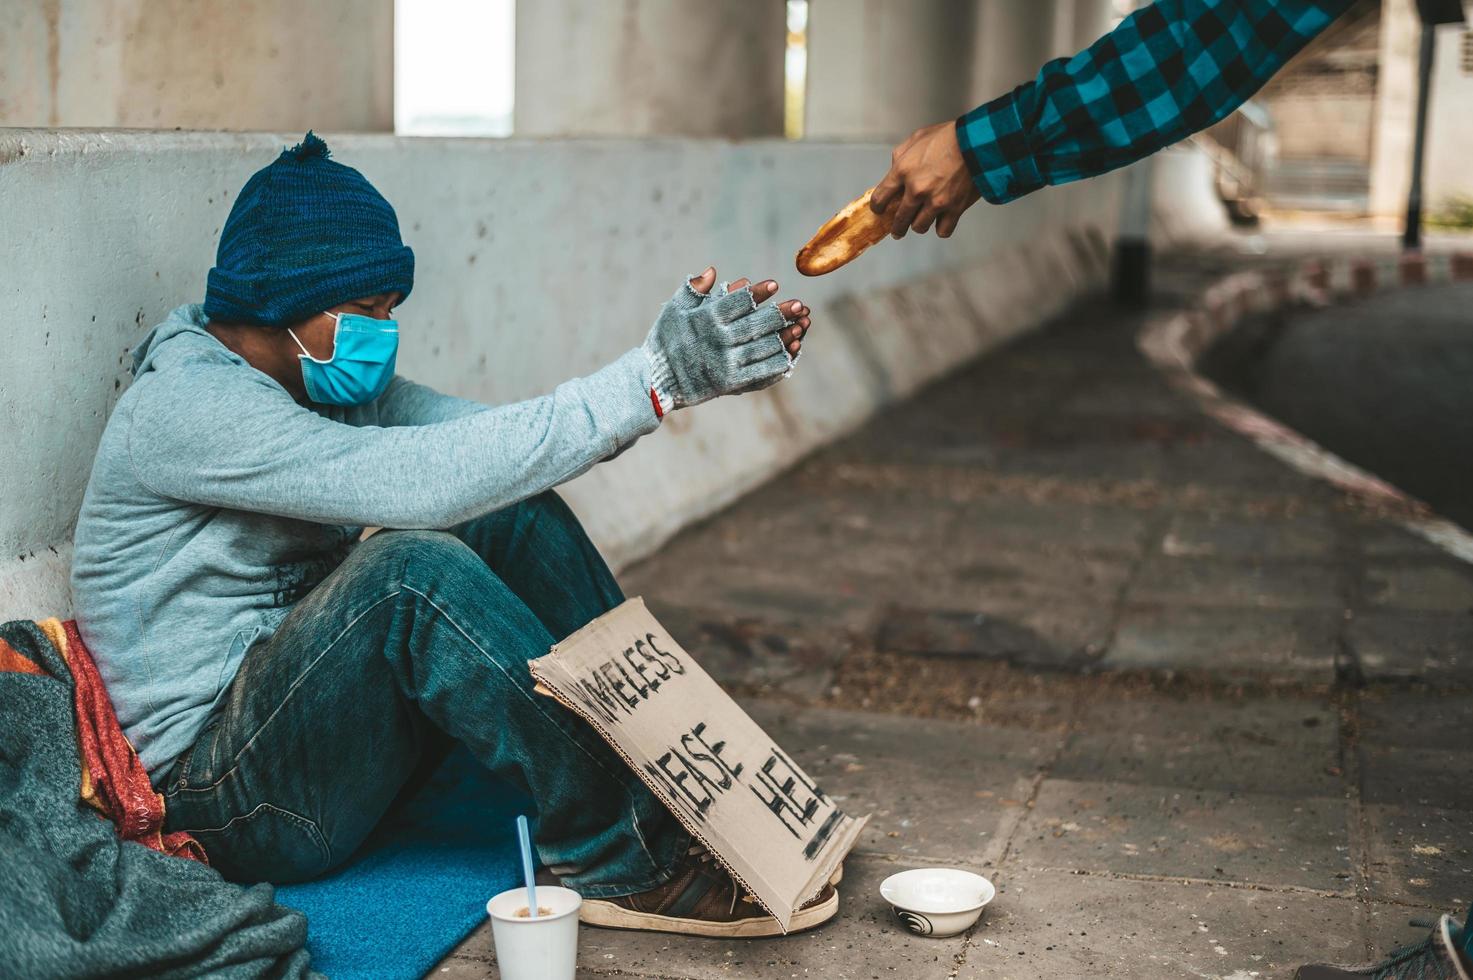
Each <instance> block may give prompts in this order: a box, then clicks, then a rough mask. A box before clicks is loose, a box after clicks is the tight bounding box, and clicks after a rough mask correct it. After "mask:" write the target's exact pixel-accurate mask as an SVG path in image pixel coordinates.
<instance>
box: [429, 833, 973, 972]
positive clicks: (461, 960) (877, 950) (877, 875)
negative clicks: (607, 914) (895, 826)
mask: <svg viewBox="0 0 1473 980" xmlns="http://www.w3.org/2000/svg"><path fill="white" fill-rule="evenodd" d="M903 867H904V866H903V865H896V864H892V863H891V862H889V861H887V860H884V859H883V858H878V857H854V858H851V859H850V860H849V861H848V862H847V863H846V865H845V868H844V881H843V883H841V884H840V885H839V894H840V907H839V914H838V916H837V917H836V918H835V919H834V920H833V921H831V922H829V923H827V924H826V925H824V926H822V927H820V928H819V929H816V930H814V931H812V932H807V933H800V934H798V935H795V936H785V937H782V938H779V939H743V940H721V939H698V938H687V937H682V936H661V935H658V934H653V933H636V932H619V931H615V930H607V929H590V928H588V927H586V926H585V927H583V928H581V929H580V931H579V934H578V966H579V975H580V976H585V975H586V976H599V975H605V974H612V975H614V976H637V977H661V978H680V980H686V978H690V980H716V978H720V980H726V978H730V977H763V978H769V977H770V978H787V977H801V978H805V980H873V978H875V977H885V978H889V977H894V978H897V980H908V978H922V977H938V978H941V977H945V976H946V975H947V974H948V973H949V972H950V971H951V969H952V967H953V965H954V963H955V958H956V957H957V956H958V955H959V954H960V953H961V950H962V946H963V944H964V941H965V940H964V939H963V937H961V936H956V937H953V938H949V939H923V938H921V937H919V936H914V935H912V934H911V933H909V932H907V931H906V930H905V929H903V928H902V927H901V925H900V923H899V922H898V921H897V920H896V919H895V916H894V912H893V911H892V910H891V909H890V906H888V905H886V904H885V902H884V900H882V899H881V898H880V882H881V881H883V880H884V879H885V877H886V876H888V875H891V874H894V873H895V872H896V871H899V870H902V869H903ZM462 964H464V966H462ZM443 965H444V966H448V967H450V968H451V970H452V972H447V973H444V974H439V975H440V976H444V977H446V978H447V980H470V978H473V977H474V978H481V977H486V978H494V977H497V976H499V974H498V973H497V971H496V968H495V951H494V949H493V946H492V942H491V930H490V928H489V927H485V926H483V927H481V928H479V929H477V930H476V932H475V933H473V934H472V935H471V937H470V938H469V939H467V940H466V941H465V942H464V943H463V944H462V945H461V947H460V949H459V950H458V951H457V953H456V955H455V957H454V958H453V959H452V960H450V961H449V962H447V963H446V964H443ZM469 970H474V971H476V972H467V971H469ZM431 976H432V977H434V976H436V974H434V973H432V974H431Z"/></svg>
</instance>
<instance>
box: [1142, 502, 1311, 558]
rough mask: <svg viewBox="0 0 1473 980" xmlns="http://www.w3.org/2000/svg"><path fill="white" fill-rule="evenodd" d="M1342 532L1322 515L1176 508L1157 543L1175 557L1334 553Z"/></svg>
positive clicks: (1267, 556)
mask: <svg viewBox="0 0 1473 980" xmlns="http://www.w3.org/2000/svg"><path fill="white" fill-rule="evenodd" d="M1338 538H1339V535H1338V533H1337V531H1336V530H1335V527H1334V525H1332V524H1331V523H1330V521H1328V520H1327V519H1326V518H1324V517H1323V516H1320V515H1315V514H1307V515H1303V516H1299V517H1292V518H1270V517H1265V518H1257V519H1252V520H1250V519H1246V518H1242V517H1229V516H1223V515H1221V514H1211V513H1206V514H1200V513H1177V514H1176V515H1175V516H1174V517H1173V518H1172V520H1171V526H1170V527H1168V528H1167V529H1166V534H1165V536H1164V537H1163V538H1162V540H1161V542H1160V544H1159V550H1160V551H1161V552H1162V553H1163V554H1166V555H1170V556H1172V557H1178V558H1184V557H1199V558H1238V559H1250V560H1257V559H1261V560H1264V561H1273V560H1280V559H1295V558H1307V559H1321V560H1327V559H1330V558H1333V557H1334V555H1335V549H1336V547H1337V546H1338Z"/></svg>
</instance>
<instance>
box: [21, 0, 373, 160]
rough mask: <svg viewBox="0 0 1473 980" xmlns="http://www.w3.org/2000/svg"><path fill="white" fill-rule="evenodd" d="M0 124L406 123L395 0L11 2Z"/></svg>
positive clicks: (295, 126) (279, 126) (341, 126)
mask: <svg viewBox="0 0 1473 980" xmlns="http://www.w3.org/2000/svg"><path fill="white" fill-rule="evenodd" d="M0 24H3V26H0V126H77V127H87V128H100V127H111V126H122V127H136V128H145V129H175V128H180V127H182V128H185V129H276V130H299V131H300V130H305V129H307V128H308V127H311V126H316V127H318V128H323V129H337V130H360V131H388V130H392V129H393V128H394V77H393V75H394V0H312V2H310V3H304V2H302V0H5V3H4V6H3V14H0Z"/></svg>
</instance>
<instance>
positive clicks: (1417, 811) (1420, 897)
mask: <svg viewBox="0 0 1473 980" xmlns="http://www.w3.org/2000/svg"><path fill="white" fill-rule="evenodd" d="M1364 812H1365V826H1366V835H1367V841H1366V853H1367V860H1368V864H1369V869H1370V879H1371V896H1372V897H1373V898H1375V899H1378V900H1383V901H1384V900H1391V901H1397V902H1405V903H1408V904H1412V905H1422V906H1430V907H1432V908H1438V909H1441V910H1442V911H1446V912H1456V911H1459V910H1466V908H1467V907H1468V905H1469V903H1470V902H1473V837H1470V835H1469V833H1468V827H1469V824H1470V820H1469V813H1468V811H1467V810H1438V809H1433V808H1431V807H1416V806H1394V805H1375V804H1372V805H1369V806H1366V807H1365V808H1364Z"/></svg>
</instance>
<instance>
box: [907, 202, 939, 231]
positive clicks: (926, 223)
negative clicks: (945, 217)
mask: <svg viewBox="0 0 1473 980" xmlns="http://www.w3.org/2000/svg"><path fill="white" fill-rule="evenodd" d="M940 213H941V209H940V208H937V207H934V206H933V205H930V204H927V205H926V206H925V207H923V208H921V213H920V214H918V215H916V219H915V220H914V221H912V222H911V223H910V228H911V231H914V232H915V233H916V234H917V235H924V234H925V233H926V232H928V231H930V230H931V225H932V223H933V222H935V220H936V216H937V215H938V214H940Z"/></svg>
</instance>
